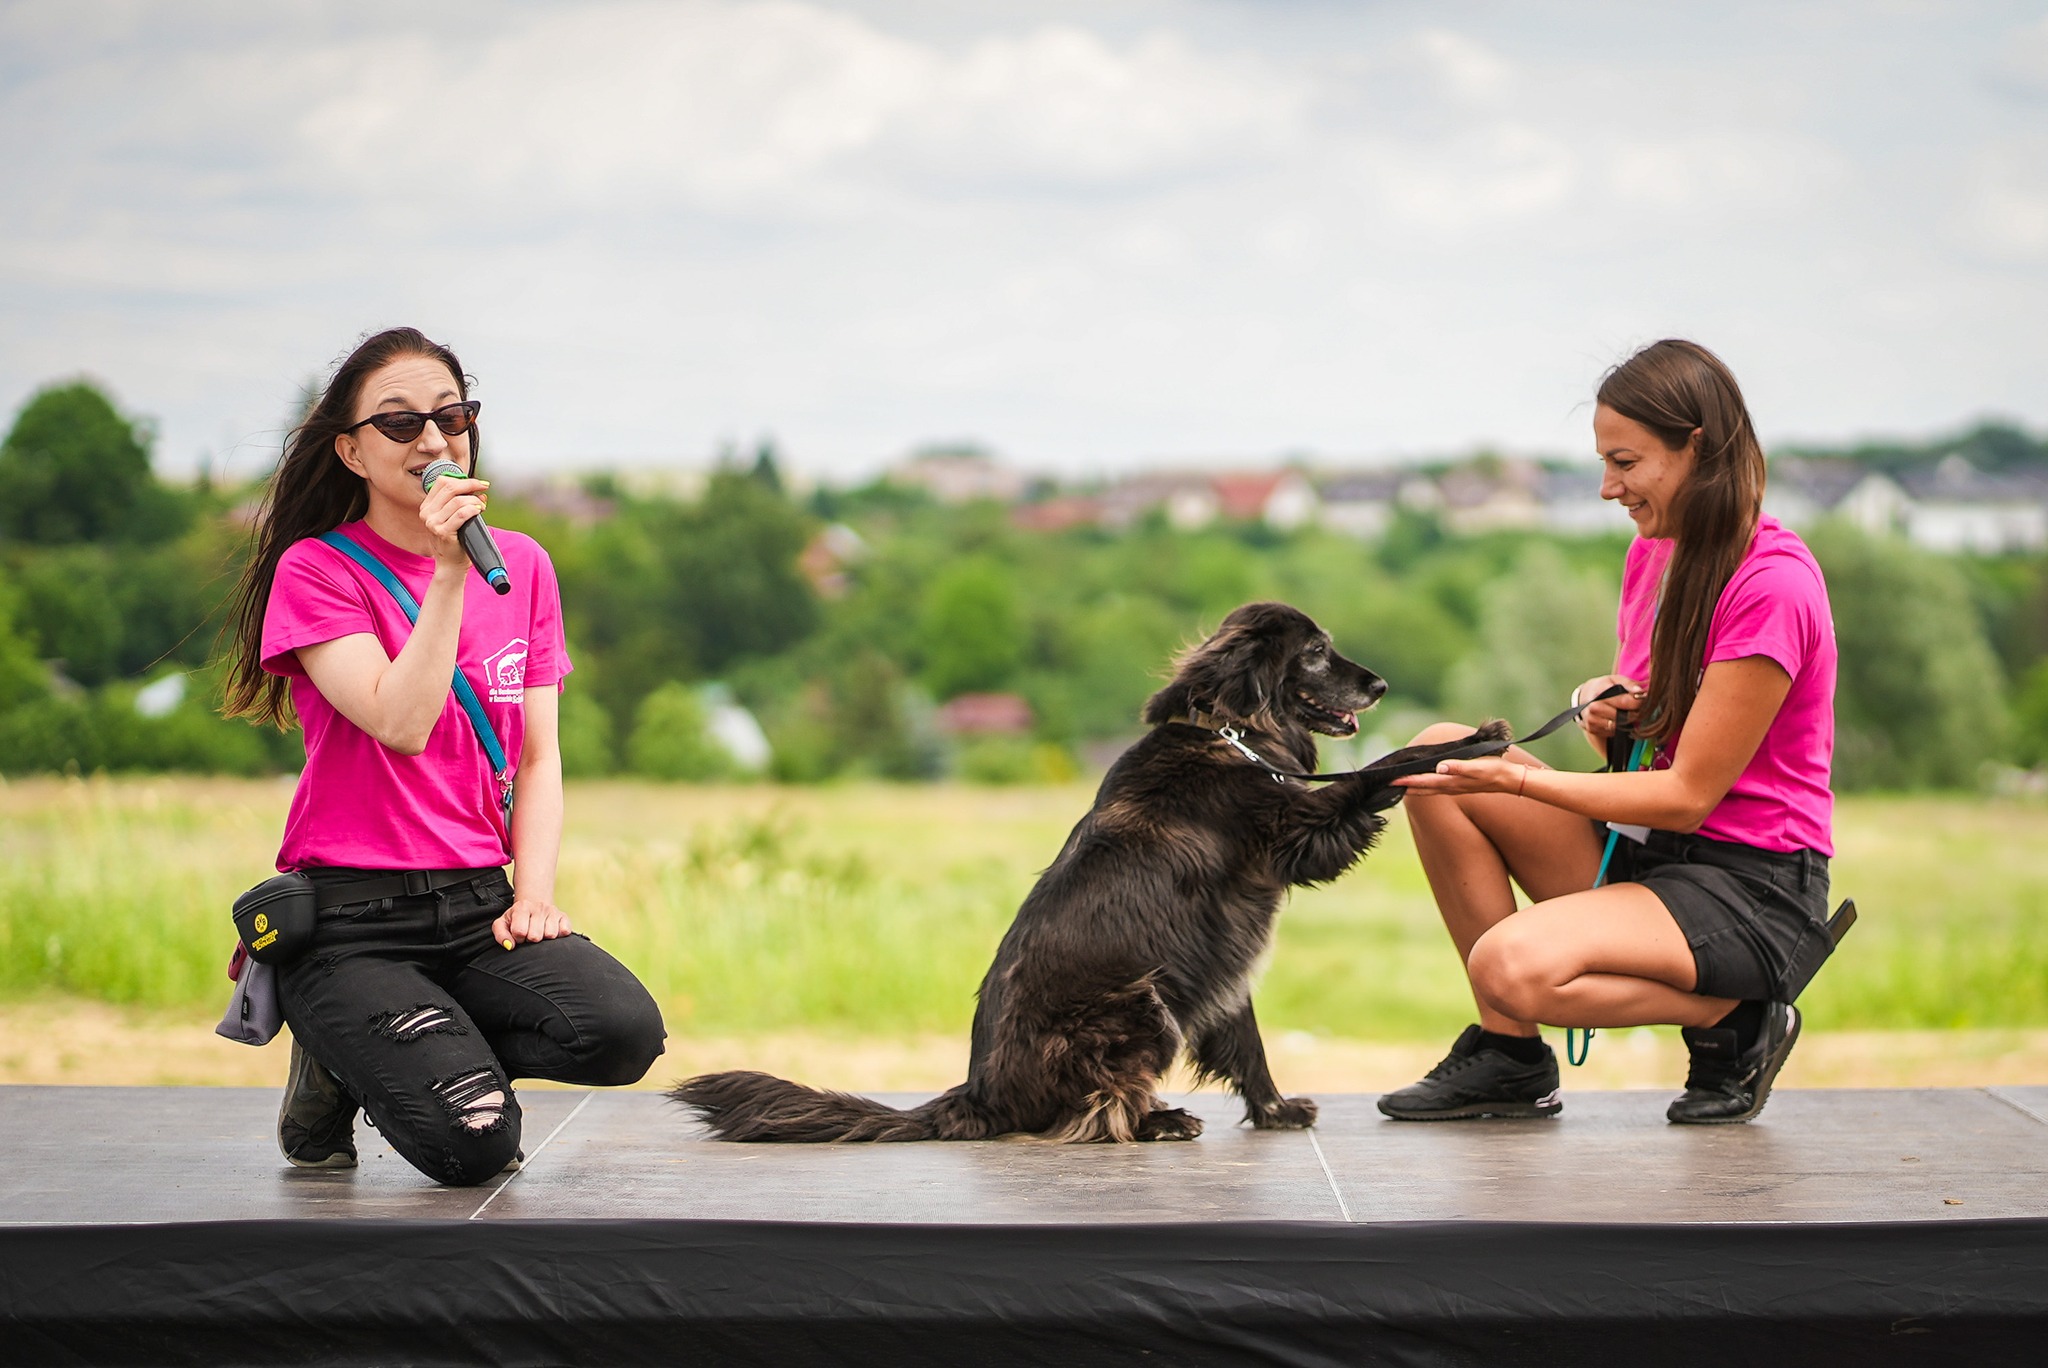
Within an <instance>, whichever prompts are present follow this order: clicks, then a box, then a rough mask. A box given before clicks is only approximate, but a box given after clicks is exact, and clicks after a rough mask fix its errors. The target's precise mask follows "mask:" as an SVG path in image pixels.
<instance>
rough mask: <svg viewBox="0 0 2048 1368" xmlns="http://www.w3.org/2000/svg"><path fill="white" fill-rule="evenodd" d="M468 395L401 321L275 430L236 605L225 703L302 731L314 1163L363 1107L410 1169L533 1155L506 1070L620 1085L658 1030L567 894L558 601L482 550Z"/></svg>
mask: <svg viewBox="0 0 2048 1368" xmlns="http://www.w3.org/2000/svg"><path fill="white" fill-rule="evenodd" d="M478 408H479V405H478V404H477V403H475V402H474V401H472V400H471V399H470V398H469V379H468V377H467V376H466V375H464V374H463V370H462V366H461V364H460V363H459V362H458V361H457V360H456V358H455V355H454V353H452V352H450V351H449V350H448V349H447V348H446V347H443V346H441V345H439V344H437V343H434V342H431V341H429V340H428V339H427V338H426V337H424V336H422V335H421V334H420V333H418V332H416V331H414V330H413V329H411V328H397V329H392V330H390V331H387V332H382V333H379V334H377V335H376V336H374V337H372V338H370V339H369V340H368V341H366V342H364V343H363V344H362V345H361V346H359V347H357V348H356V350H355V351H354V352H353V353H352V354H351V355H350V356H349V357H348V359H347V360H345V361H343V362H342V364H341V366H340V368H339V369H338V370H336V372H335V374H334V378H333V380H332V381H331V382H330V383H329V385H328V386H327V389H326V392H325V393H324V394H322V395H321V397H320V398H319V400H318V402H317V403H315V404H314V406H313V409H312V411H311V412H310V413H309V414H307V416H306V419H305V421H304V422H303V423H302V424H301V425H300V426H299V427H298V429H297V430H296V431H294V432H293V434H292V435H291V437H290V439H289V440H288V442H287V444H286V447H285V452H284V456H283V459H282V460H281V461H280V463H279V465H278V469H277V473H276V475H275V477H274V478H273V479H272V481H271V485H270V491H269V497H268V501H267V506H266V509H265V516H264V517H263V519H262V520H261V522H260V523H259V527H258V531H257V532H256V537H255V548H254V553H253V555H252V557H251V559H250V563H249V566H248V569H247V571H246V572H245V573H244V576H243V579H242V582H241V585H240V587H239V589H238V590H237V594H236V598H235V601H234V606H233V609H232V611H233V617H232V618H231V623H232V631H233V637H234V641H233V649H232V661H231V665H232V671H231V675H230V681H229V689H228V703H229V709H230V711H231V712H233V713H238V714H241V715H244V716H248V717H252V718H255V719H258V720H261V721H265V722H271V723H275V724H277V725H279V726H287V725H289V724H290V723H291V722H292V721H293V719H294V718H296V720H297V721H298V723H299V724H300V726H301V727H302V728H303V730H304V733H305V740H306V767H305V769H304V771H303V772H302V773H301V775H300V776H299V781H298V788H297V790H296V792H295V793H294V794H293V797H292V804H291V810H290V813H289V815H288V816H287V817H286V819H285V830H284V842H283V847H282V849H281V850H280V851H279V852H278V857H277V867H278V869H280V870H283V871H302V872H303V873H304V874H305V875H306V876H307V879H308V880H309V881H310V883H311V885H312V897H311V901H312V903H313V906H314V907H315V908H316V909H317V911H316V912H315V914H314V920H313V927H312V939H311V942H310V948H309V949H307V950H306V951H305V953H303V954H302V955H300V956H299V957H298V958H297V959H296V960H293V961H292V962H291V963H289V964H284V965H280V966H279V967H278V999H279V1002H280V1004H281V1006H282V1008H283V1014H284V1019H285V1021H286V1023H287V1024H288V1025H289V1026H290V1027H291V1031H292V1059H291V1071H290V1075H289V1079H288V1081H287V1083H286V1085H285V1097H284V1103H283V1106H282V1108H281V1110H280V1112H279V1115H278V1128H277V1129H278V1136H277V1138H278V1144H279V1146H280V1147H281V1148H282V1149H283V1151H284V1156H285V1158H286V1159H288V1160H290V1161H291V1162H292V1163H294V1164H297V1165H299V1166H301V1167H306V1168H349V1167H352V1166H354V1164H355V1162H356V1147H355V1137H354V1124H355V1116H356V1112H357V1109H358V1107H360V1108H361V1109H362V1110H363V1111H364V1112H366V1113H367V1114H368V1116H369V1119H370V1122H371V1124H373V1125H374V1126H376V1128H377V1129H378V1130H379V1131H380V1132H382V1133H383V1135H384V1137H385V1139H387V1140H389V1141H390V1142H391V1144H392V1146H393V1147H394V1148H395V1149H397V1151H398V1152H399V1153H400V1154H402V1155H404V1156H405V1158H406V1159H407V1160H408V1161H409V1162H410V1163H412V1165H413V1166H414V1167H415V1168H417V1169H419V1170H420V1171H421V1172H422V1173H425V1174H426V1175H428V1176H429V1177H431V1178H434V1179H436V1180H437V1181H439V1182H442V1183H448V1184H454V1185H466V1184H472V1183H480V1182H483V1181H484V1180H485V1179H487V1178H490V1177H491V1176H493V1175H494V1174H497V1173H500V1172H502V1171H503V1170H504V1169H505V1168H506V1167H507V1166H508V1165H512V1164H515V1163H517V1162H518V1160H519V1158H520V1148H519V1142H520V1109H519V1099H518V1098H517V1097H516V1096H515V1095H514V1094H513V1091H512V1083H511V1080H512V1079H514V1078H549V1079H555V1080H558V1081H560V1082H564V1083H576V1084H584V1085H611V1084H624V1083H632V1082H636V1081H637V1080H639V1079H640V1078H641V1077H642V1076H643V1075H644V1074H645V1073H646V1072H647V1070H648V1068H649V1067H650V1066H651V1065H652V1064H653V1062H654V1060H655V1057H656V1056H658V1055H659V1054H660V1053H661V1050H662V1040H663V1038H664V1032H663V1030H662V1024H661V1014H660V1012H659V1011H658V1010H657V1009H656V1007H655V1005H654V1001H653V999H652V998H651V997H649V996H648V993H647V990H646V989H645V988H643V987H642V986H641V985H640V982H639V981H638V980H637V979H635V978H634V977H633V975H632V973H631V972H629V971H628V970H627V969H626V968H625V966H624V965H622V964H620V963H619V962H618V961H617V960H615V959H613V958H612V957H611V956H610V955H608V954H606V953H605V952H604V951H603V950H600V949H599V948H598V947H597V946H596V945H594V944H592V943H591V942H590V940H589V939H588V938H586V937H584V936H581V935H575V934H572V933H571V931H570V927H569V919H568V917H567V916H565V915H564V914H563V912H562V910H561V909H560V908H558V907H557V906H555V903H554V896H555V866H556V860H557V857H558V854H559V851H560V846H561V838H562V766H561V754H560V750H559V748H558V742H557V720H558V714H557V701H558V693H559V688H560V685H561V681H562V679H563V677H564V676H565V675H567V674H568V672H569V669H570V664H569V659H568V654H567V651H566V649H565V647H564V644H563V636H562V617H561V596H560V592H559V590H558V588H557V586H556V583H555V574H554V567H553V566H552V565H551V564H550V563H549V561H548V558H547V554H546V553H545V552H544V551H542V550H541V548H540V546H539V544H538V543H536V542H534V541H533V540H532V539H531V538H529V537H525V536H522V535H520V534H518V533H515V532H507V531H502V530H498V531H495V532H494V533H493V534H492V535H493V536H494V537H495V540H496V544H497V547H498V549H499V552H500V553H501V554H502V557H503V561H504V570H505V572H506V574H505V579H506V580H508V581H509V584H508V585H507V586H506V587H504V588H500V587H499V586H498V585H496V584H487V583H486V582H485V581H484V579H483V578H482V577H481V576H480V575H478V574H474V573H472V572H471V568H470V565H469V562H468V559H467V558H466V555H465V553H464V550H463V547H462V545H461V543H460V542H459V540H458V538H457V532H458V530H459V529H460V528H461V526H462V525H463V524H464V523H465V522H467V521H469V520H470V519H472V518H475V517H476V516H477V515H478V514H479V513H481V512H482V510H483V507H484V495H485V490H486V488H487V485H486V482H485V481H482V480H479V479H475V478H468V477H472V476H474V475H475V473H476V470H475V464H474V462H475V456H476V444H477V425H476V415H477V410H478ZM444 461H445V462H452V463H453V466H454V469H453V470H452V471H450V472H447V473H445V474H443V475H442V476H441V477H440V478H434V479H432V480H431V487H430V488H428V489H425V490H423V489H422V479H423V475H426V476H431V475H432V474H433V472H431V471H430V470H429V467H431V466H432V465H433V464H434V463H436V462H444ZM380 563H381V564H380ZM394 585H395V587H396V588H399V589H403V590H404V591H406V593H407V594H408V595H409V596H410V598H411V599H412V600H413V604H412V608H413V610H414V611H416V612H417V618H418V621H417V624H416V625H415V624H414V623H413V622H412V621H411V620H410V614H409V612H408V608H407V606H406V605H404V604H403V603H402V602H401V599H400V597H399V595H398V594H397V593H396V592H394ZM458 674H459V676H460V677H461V679H466V680H467V681H468V683H469V686H470V690H471V691H472V693H473V697H471V698H469V699H463V698H461V697H459V696H458V694H457V693H455V692H452V691H451V689H450V681H451V680H452V679H457V677H458ZM459 683H460V680H458V686H459ZM487 737H488V738H489V739H488V740H487ZM494 751H495V753H494ZM515 789H516V793H517V802H516V803H515V802H513V801H512V797H513V794H514V792H515ZM508 861H509V862H511V863H512V865H513V867H514V878H512V879H510V880H508V879H507V878H506V874H505V868H504V866H505V865H506V863H507V862H508Z"/></svg>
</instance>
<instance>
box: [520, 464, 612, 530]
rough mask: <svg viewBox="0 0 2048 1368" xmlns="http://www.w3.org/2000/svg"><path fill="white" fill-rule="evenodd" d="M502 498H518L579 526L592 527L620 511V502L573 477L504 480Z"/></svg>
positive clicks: (534, 508)
mask: <svg viewBox="0 0 2048 1368" xmlns="http://www.w3.org/2000/svg"><path fill="white" fill-rule="evenodd" d="M496 492H497V493H498V494H500V495H501V496H502V497H505V498H511V499H518V500H519V501H520V502H522V503H524V504H526V505H527V506H528V507H530V508H532V509H533V510H534V511H536V512H539V513H544V514H547V515H548V516H550V517H556V518H561V519H562V520H563V521H565V522H568V523H571V524H573V525H574V526H577V527H590V526H593V525H594V524H597V523H601V522H603V521H605V520H606V519H607V518H609V517H611V516H612V514H613V513H614V512H616V511H617V507H618V506H617V503H616V502H615V501H614V500H612V499H607V498H605V497H604V496H602V495H599V494H593V493H591V492H590V491H589V490H588V489H586V488H584V486H583V482H582V481H581V480H578V479H574V478H572V477H569V476H560V475H558V476H555V477H553V478H551V479H545V480H502V479H501V480H500V481H499V482H498V484H497V491H496Z"/></svg>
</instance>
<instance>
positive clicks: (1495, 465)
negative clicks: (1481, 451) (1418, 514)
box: [1436, 458, 1544, 535]
mask: <svg viewBox="0 0 2048 1368" xmlns="http://www.w3.org/2000/svg"><path fill="white" fill-rule="evenodd" d="M1542 481H1543V471H1542V468H1541V467H1540V466H1538V465H1536V464H1535V462H1533V461H1521V460H1503V459H1500V458H1487V459H1481V460H1476V461H1468V462H1466V463H1465V464H1463V465H1459V466H1454V467H1452V468H1451V469H1450V470H1448V471H1446V472H1444V474H1443V475H1442V476H1441V477H1439V478H1438V480H1437V482H1436V487H1437V490H1438V492H1439V493H1441V494H1442V495H1443V501H1444V502H1443V520H1444V526H1445V527H1447V528H1449V529H1450V530H1451V531H1453V532H1458V533H1463V534H1467V535H1469V534H1471V533H1475V532H1500V531H1506V530H1518V529H1533V528H1538V527H1541V526H1543V523H1544V508H1543V499H1542Z"/></svg>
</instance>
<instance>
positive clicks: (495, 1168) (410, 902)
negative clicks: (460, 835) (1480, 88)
mask: <svg viewBox="0 0 2048 1368" xmlns="http://www.w3.org/2000/svg"><path fill="white" fill-rule="evenodd" d="M307 872H308V873H309V874H311V875H312V876H313V877H314V879H315V880H316V881H321V880H325V879H330V878H335V877H338V876H342V875H344V874H348V875H354V876H355V877H361V876H362V874H363V871H339V870H336V871H327V870H308V871H307ZM511 905H512V885H511V882H510V881H509V880H508V879H507V878H506V877H505V872H504V871H503V870H501V869H485V870H479V871H477V875H476V877H475V878H474V879H471V880H469V881H468V882H467V883H458V884H455V885H453V886H451V887H448V888H444V889H442V890H440V891H439V892H436V893H425V894H421V895H419V896H417V897H397V898H388V899H379V900H377V901H376V902H369V903H350V904H345V905H343V906H340V907H332V908H323V909H322V910H321V912H320V914H319V921H318V923H317V925H316V927H315V930H314V935H313V945H312V949H311V950H310V951H309V952H307V954H306V955H305V957H304V958H302V959H300V960H298V961H297V962H296V963H294V964H292V965H291V966H290V967H289V968H286V969H285V970H284V971H283V972H282V973H281V974H279V976H278V997H279V1000H280V1003H281V1005H282V1006H283V1008H284V1019H285V1021H286V1022H287V1023H289V1024H290V1026H291V1028H292V1034H293V1036H294V1037H295V1038H296V1039H297V1040H298V1041H299V1043H300V1044H301V1045H303V1046H304V1047H305V1048H306V1050H307V1051H308V1052H310V1053H311V1054H312V1056H313V1057H314V1058H315V1059H317V1060H319V1061H320V1062H321V1063H322V1064H324V1065H326V1066H327V1068H328V1069H329V1070H330V1071H331V1072H332V1073H333V1074H334V1076H335V1077H336V1078H338V1079H339V1080H340V1081H341V1085H342V1087H344V1088H346V1089H347V1090H348V1092H349V1094H350V1095H351V1096H353V1097H354V1098H356V1100H357V1101H359V1102H361V1103H362V1106H363V1110H364V1111H365V1112H367V1113H368V1114H369V1117H370V1120H371V1121H372V1122H373V1123H374V1124H375V1125H376V1127H377V1129H378V1130H379V1131H381V1132H383V1135H384V1138H385V1139H387V1140H389V1141H390V1142H391V1144H392V1147H393V1148H394V1149H396V1150H397V1151H398V1152H399V1153H400V1154H402V1155H404V1156H405V1158H406V1159H407V1160H408V1161H409V1162H410V1163H411V1164H412V1165H413V1167H415V1168H417V1169H418V1170H419V1171H420V1172H422V1173H424V1174H426V1175H427V1176H428V1177H430V1178H433V1179H435V1180H436V1181H438V1182H442V1183H448V1184H452V1185H457V1186H460V1185H465V1184H470V1183H480V1182H483V1181H484V1180H485V1179H486V1178H489V1177H491V1176H492V1175H493V1174H495V1173H497V1172H499V1171H500V1170H501V1169H503V1168H504V1167H505V1165H506V1164H507V1163H508V1162H510V1160H511V1159H512V1156H513V1155H514V1154H515V1153H516V1152H517V1151H518V1148H519V1123H520V1112H519V1101H518V1099H517V1098H516V1097H514V1096H513V1093H512V1086H511V1080H512V1079H514V1078H549V1079H554V1080H556V1081H558V1082H562V1083H580V1084H584V1085H586V1086H614V1085H618V1084H623V1083H636V1082H638V1081H639V1080H640V1079H641V1078H642V1077H643V1076H645V1074H646V1073H647V1070H648V1068H649V1067H650V1066H652V1064H653V1063H654V1060H655V1057H656V1056H657V1055H659V1054H660V1053H661V1050H662V1041H663V1039H664V1038H665V1036H666V1032H665V1031H664V1030H663V1029H662V1024H661V1012H660V1010H659V1009H658V1008H657V1007H656V1006H655V1005H654V999H653V998H652V997H650V996H649V995H648V992H647V990H646V989H645V988H644V987H642V986H641V984H640V981H639V980H638V979H636V978H634V977H633V975H632V972H631V971H630V970H628V969H627V968H626V966H624V965H623V964H620V963H619V962H618V961H617V960H615V959H613V958H612V957H611V956H610V955H608V954H606V953H605V952H604V951H603V950H600V949H598V947H597V946H596V945H594V944H592V943H591V941H590V939H589V938H588V937H586V936H581V935H569V936H563V937H561V938H559V939H556V940H547V941H536V942H524V941H522V942H521V943H520V944H519V945H518V947H517V948H515V949H512V950H507V949H506V948H505V947H504V946H503V945H501V944H499V943H497V942H496V941H494V940H492V939H491V922H492V920H493V919H494V918H496V917H497V915H498V914H499V913H501V912H503V911H504V910H505V909H506V908H508V907H510V906H511ZM494 1095H495V1098H496V1100H495V1101H494V1100H493V1098H494Z"/></svg>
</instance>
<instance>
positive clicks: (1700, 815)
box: [1664, 797, 1721, 836]
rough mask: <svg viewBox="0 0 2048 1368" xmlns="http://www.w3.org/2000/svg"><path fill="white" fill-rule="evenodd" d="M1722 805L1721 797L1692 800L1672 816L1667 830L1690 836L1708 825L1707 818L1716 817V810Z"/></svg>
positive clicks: (1666, 827) (1666, 826)
mask: <svg viewBox="0 0 2048 1368" xmlns="http://www.w3.org/2000/svg"><path fill="white" fill-rule="evenodd" d="M1720 805H1721V800H1720V798H1719V797H1714V798H1691V799H1688V800H1687V801H1686V802H1685V803H1684V804H1683V805H1682V806H1681V807H1679V808H1678V809H1677V810H1676V811H1675V812H1673V813H1672V814H1671V820H1670V822H1669V823H1668V824H1667V825H1665V828H1664V829H1665V830H1667V831H1675V832H1677V833H1678V834H1679V835H1681V836H1690V835H1692V834H1693V833H1694V832H1696V831H1698V830H1699V829H1700V828H1701V827H1702V826H1704V825H1706V821H1707V818H1709V817H1711V816H1713V815H1714V809H1715V808H1717V807H1719V806H1720Z"/></svg>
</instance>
